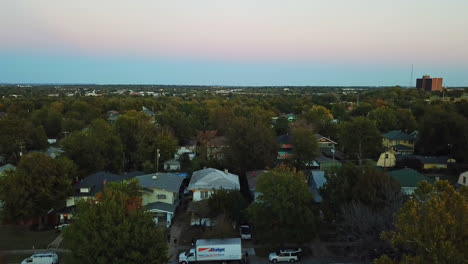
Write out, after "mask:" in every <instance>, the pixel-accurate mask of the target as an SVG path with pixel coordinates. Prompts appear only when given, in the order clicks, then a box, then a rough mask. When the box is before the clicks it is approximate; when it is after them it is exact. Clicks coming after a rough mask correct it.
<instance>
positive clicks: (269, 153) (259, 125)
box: [225, 116, 277, 171]
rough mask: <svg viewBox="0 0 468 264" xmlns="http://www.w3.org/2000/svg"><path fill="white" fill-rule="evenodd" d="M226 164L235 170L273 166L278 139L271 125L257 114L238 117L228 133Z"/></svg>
mask: <svg viewBox="0 0 468 264" xmlns="http://www.w3.org/2000/svg"><path fill="white" fill-rule="evenodd" d="M227 141H228V145H229V147H228V148H226V154H225V157H226V164H228V165H229V166H231V168H232V169H233V170H235V171H239V169H241V170H245V171H247V170H253V169H259V168H265V167H267V166H272V165H273V162H274V160H275V157H276V149H277V146H276V140H275V137H274V134H273V129H272V128H271V125H270V124H269V123H266V122H262V121H260V120H256V117H255V116H252V117H250V118H244V117H239V118H236V119H235V120H234V121H233V122H232V124H231V126H230V129H229V132H228V135H227Z"/></svg>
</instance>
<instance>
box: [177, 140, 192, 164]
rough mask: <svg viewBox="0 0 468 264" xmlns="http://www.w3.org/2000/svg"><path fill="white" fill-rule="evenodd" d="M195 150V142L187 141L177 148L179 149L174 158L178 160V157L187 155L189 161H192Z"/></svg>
mask: <svg viewBox="0 0 468 264" xmlns="http://www.w3.org/2000/svg"><path fill="white" fill-rule="evenodd" d="M196 148H197V144H196V143H195V141H194V140H189V141H187V142H185V144H183V145H181V146H179V148H178V149H177V152H176V153H175V154H174V158H175V159H179V158H180V157H182V155H184V154H185V153H187V154H188V157H189V159H190V160H193V159H194V158H195V156H196V154H195V151H196Z"/></svg>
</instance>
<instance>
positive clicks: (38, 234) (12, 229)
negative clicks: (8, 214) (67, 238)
mask: <svg viewBox="0 0 468 264" xmlns="http://www.w3.org/2000/svg"><path fill="white" fill-rule="evenodd" d="M58 235H59V234H58V233H56V232H55V230H47V231H32V230H30V229H28V228H25V227H18V226H10V225H7V226H4V225H2V226H0V250H9V249H10V250H13V249H32V247H33V246H34V248H47V245H49V244H50V242H52V241H53V240H54V239H55V238H56V237H57V236H58Z"/></svg>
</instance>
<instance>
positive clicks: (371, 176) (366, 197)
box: [322, 163, 401, 214]
mask: <svg viewBox="0 0 468 264" xmlns="http://www.w3.org/2000/svg"><path fill="white" fill-rule="evenodd" d="M326 177H327V182H326V183H325V185H324V187H323V191H322V192H323V195H324V200H325V205H326V206H328V207H329V208H330V209H331V210H333V211H334V212H335V213H338V214H339V213H340V211H341V209H342V207H343V206H344V205H346V204H348V203H349V202H358V203H360V204H363V205H365V206H367V207H369V208H371V209H373V210H375V209H379V208H383V207H385V206H387V205H388V203H390V202H392V200H394V197H396V196H398V195H399V194H400V188H401V187H400V185H399V184H398V182H396V181H395V180H394V179H392V178H390V177H389V176H387V175H386V174H385V172H384V171H381V170H378V169H376V168H373V167H370V166H356V165H354V164H352V163H345V164H344V165H343V166H342V167H339V168H335V169H334V170H332V171H330V172H329V173H327V174H326Z"/></svg>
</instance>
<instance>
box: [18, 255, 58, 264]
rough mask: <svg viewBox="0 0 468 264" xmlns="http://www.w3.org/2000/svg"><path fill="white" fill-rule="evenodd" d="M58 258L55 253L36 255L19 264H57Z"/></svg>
mask: <svg viewBox="0 0 468 264" xmlns="http://www.w3.org/2000/svg"><path fill="white" fill-rule="evenodd" d="M58 263H59V258H58V255H57V253H55V252H43V253H36V254H34V255H32V256H31V257H29V258H27V259H25V260H23V261H21V264H58Z"/></svg>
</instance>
